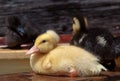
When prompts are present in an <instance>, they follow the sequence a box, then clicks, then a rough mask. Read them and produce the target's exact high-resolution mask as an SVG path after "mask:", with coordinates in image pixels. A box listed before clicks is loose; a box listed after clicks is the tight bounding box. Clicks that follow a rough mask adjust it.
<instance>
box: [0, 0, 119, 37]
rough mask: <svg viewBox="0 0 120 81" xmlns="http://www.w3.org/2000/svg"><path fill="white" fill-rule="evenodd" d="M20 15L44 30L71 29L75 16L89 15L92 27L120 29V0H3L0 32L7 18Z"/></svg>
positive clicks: (0, 1)
mask: <svg viewBox="0 0 120 81" xmlns="http://www.w3.org/2000/svg"><path fill="white" fill-rule="evenodd" d="M8 15H17V16H19V17H20V18H21V19H22V22H26V21H27V22H29V23H30V25H32V27H35V28H38V29H39V30H41V32H43V31H45V30H47V29H55V30H56V31H58V33H60V34H63V33H71V24H72V18H73V17H74V16H81V15H84V16H87V18H88V24H89V27H104V28H108V29H109V30H110V31H111V32H112V33H120V0H92V1H91V0H59V1H57V0H0V36H4V35H5V32H6V25H5V18H6V16H8Z"/></svg>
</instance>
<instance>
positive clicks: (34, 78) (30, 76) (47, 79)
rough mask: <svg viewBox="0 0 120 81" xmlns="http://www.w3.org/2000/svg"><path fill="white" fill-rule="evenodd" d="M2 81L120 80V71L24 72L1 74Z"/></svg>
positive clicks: (0, 80) (0, 79)
mask: <svg viewBox="0 0 120 81" xmlns="http://www.w3.org/2000/svg"><path fill="white" fill-rule="evenodd" d="M0 81H120V72H103V73H102V74H101V75H100V76H95V77H63V76H47V75H38V74H35V73H33V72H28V73H25V72H24V73H14V74H5V75H0Z"/></svg>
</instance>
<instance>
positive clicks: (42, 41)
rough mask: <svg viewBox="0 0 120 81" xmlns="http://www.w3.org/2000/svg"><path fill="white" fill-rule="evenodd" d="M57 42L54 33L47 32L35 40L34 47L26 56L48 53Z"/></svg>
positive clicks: (56, 36) (57, 37)
mask: <svg viewBox="0 0 120 81" xmlns="http://www.w3.org/2000/svg"><path fill="white" fill-rule="evenodd" d="M59 40H60V38H59V36H58V34H57V33H56V32H54V31H53V30H48V31H46V33H43V34H42V35H39V36H38V37H37V38H36V40H35V43H34V46H33V47H32V48H31V49H30V50H29V51H28V52H27V53H26V54H33V53H38V52H39V53H40V54H45V53H48V52H50V51H51V50H52V49H54V48H55V47H56V46H57V44H58V42H59Z"/></svg>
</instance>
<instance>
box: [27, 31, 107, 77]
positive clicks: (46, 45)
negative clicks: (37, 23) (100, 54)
mask: <svg viewBox="0 0 120 81" xmlns="http://www.w3.org/2000/svg"><path fill="white" fill-rule="evenodd" d="M59 40H60V39H59V36H58V34H57V33H56V32H54V31H52V30H48V31H47V32H46V33H44V34H42V35H40V36H38V38H37V39H36V40H35V43H34V46H33V47H32V48H31V49H30V50H29V51H28V52H27V53H26V54H27V55H29V54H30V55H31V56H30V65H31V68H32V70H33V71H34V72H36V73H39V74H46V75H65V76H71V77H74V76H93V75H99V74H100V72H101V71H102V70H106V68H105V67H104V66H102V65H101V64H100V63H99V59H98V58H97V57H95V56H94V55H93V54H91V53H89V52H87V51H86V50H84V49H82V48H79V47H76V46H72V45H58V43H59Z"/></svg>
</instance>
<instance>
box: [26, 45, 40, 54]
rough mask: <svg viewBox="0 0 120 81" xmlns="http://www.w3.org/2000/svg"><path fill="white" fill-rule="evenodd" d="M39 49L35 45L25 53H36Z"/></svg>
mask: <svg viewBox="0 0 120 81" xmlns="http://www.w3.org/2000/svg"><path fill="white" fill-rule="evenodd" d="M39 51H40V50H39V48H38V47H37V46H33V47H32V48H30V49H29V50H28V51H27V53H26V55H31V54H37V53H38V52H39Z"/></svg>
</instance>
